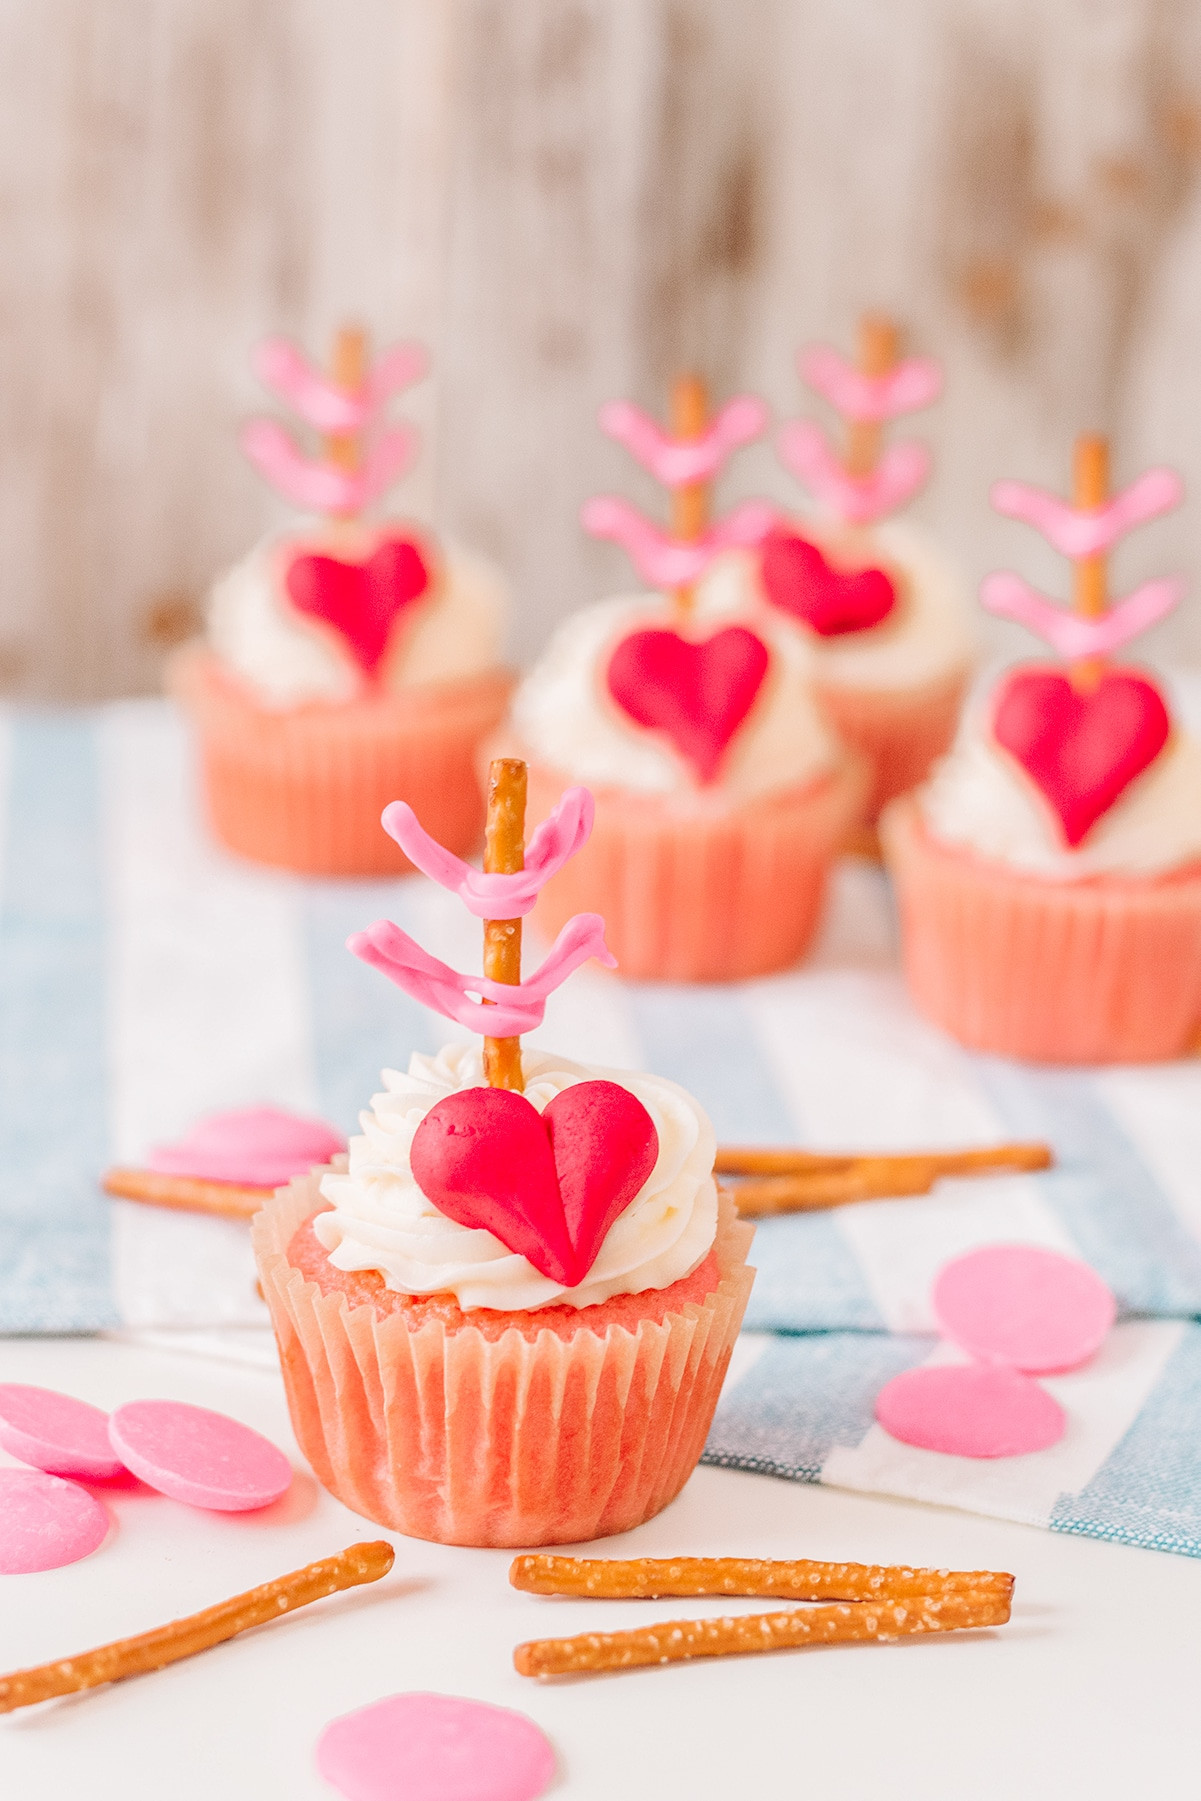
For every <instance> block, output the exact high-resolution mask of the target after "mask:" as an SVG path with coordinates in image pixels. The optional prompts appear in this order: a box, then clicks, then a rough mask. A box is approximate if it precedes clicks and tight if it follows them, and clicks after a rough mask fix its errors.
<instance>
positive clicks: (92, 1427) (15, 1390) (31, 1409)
mask: <svg viewBox="0 0 1201 1801" xmlns="http://www.w3.org/2000/svg"><path fill="white" fill-rule="evenodd" d="M0 1445H3V1446H4V1449H5V1450H6V1451H8V1452H9V1453H10V1454H11V1455H12V1456H13V1457H19V1458H20V1459H21V1462H22V1463H31V1464H32V1465H33V1466H34V1468H35V1469H38V1470H46V1471H48V1472H49V1474H50V1475H52V1476H79V1477H82V1479H83V1480H84V1481H85V1482H103V1481H104V1480H105V1479H106V1478H108V1477H110V1476H119V1475H120V1474H121V1472H122V1470H123V1469H124V1467H125V1466H124V1464H123V1463H122V1462H121V1459H120V1458H119V1457H118V1456H117V1454H116V1452H115V1451H114V1450H113V1447H112V1444H111V1443H110V1441H109V1436H108V1415H107V1413H103V1412H102V1411H101V1409H100V1408H99V1407H93V1406H91V1404H90V1403H89V1402H87V1401H77V1400H76V1399H75V1398H74V1396H73V1395H61V1394H58V1393H56V1392H55V1390H54V1389H52V1388H33V1387H30V1386H29V1385H28V1384H26V1383H24V1382H0Z"/></svg>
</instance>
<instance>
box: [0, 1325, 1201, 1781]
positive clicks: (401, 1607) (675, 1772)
mask: <svg viewBox="0 0 1201 1801" xmlns="http://www.w3.org/2000/svg"><path fill="white" fill-rule="evenodd" d="M0 1380H6V1381H19V1382H34V1383H41V1384H44V1385H46V1386H48V1387H57V1388H62V1389H64V1390H66V1391H68V1392H70V1393H72V1394H77V1395H81V1396H83V1397H85V1398H87V1399H89V1400H92V1401H94V1402H96V1403H98V1404H99V1405H101V1406H106V1407H113V1406H116V1405H117V1404H118V1403H120V1402H121V1401H123V1400H129V1399H133V1398H134V1397H136V1396H144V1395H170V1396H173V1397H176V1398H179V1399H185V1400H192V1401H196V1402H198V1403H201V1404H202V1405H206V1406H211V1407H217V1408H221V1409H224V1410H227V1411H228V1412H230V1413H232V1414H235V1415H236V1416H237V1417H238V1418H240V1419H243V1420H245V1421H247V1422H248V1423H249V1424H251V1425H254V1426H256V1427H258V1428H259V1429H260V1430H261V1431H263V1432H265V1433H267V1434H268V1435H269V1436H271V1437H272V1438H274V1439H275V1440H276V1442H278V1443H280V1444H282V1445H284V1446H286V1447H287V1449H288V1450H289V1452H290V1454H291V1455H292V1456H293V1457H294V1459H295V1462H296V1465H297V1476H296V1480H295V1482H294V1484H293V1488H292V1491H291V1493H290V1494H289V1495H287V1496H286V1497H285V1498H284V1499H283V1500H282V1501H281V1502H279V1503H278V1504H277V1505H276V1506H275V1507H273V1508H270V1509H267V1510H265V1511H264V1512H263V1513H261V1514H258V1515H253V1514H252V1515H243V1516H241V1517H238V1516H221V1515H217V1514H204V1513H201V1512H198V1511H195V1510H193V1509H190V1508H187V1507H183V1506H180V1505H178V1504H176V1503H175V1502H172V1501H168V1500H166V1499H164V1498H163V1497H161V1496H157V1495H153V1494H151V1493H149V1491H146V1490H134V1491H128V1492H121V1491H109V1492H108V1496H107V1499H108V1504H109V1506H110V1511H111V1513H112V1515H113V1519H114V1531H113V1532H112V1533H111V1534H110V1537H109V1539H108V1540H107V1541H106V1543H105V1544H104V1545H103V1546H102V1547H101V1549H100V1550H99V1551H97V1552H96V1553H94V1554H93V1556H91V1557H90V1558H87V1559H85V1560H84V1561H83V1562H82V1563H78V1564H75V1565H73V1566H71V1567H69V1568H67V1569H63V1570H56V1571H50V1572H45V1573H42V1574H38V1575H30V1576H6V1577H0V1668H3V1669H5V1670H12V1669H16V1668H22V1667H25V1666H27V1665H30V1664H35V1663H38V1662H41V1661H43V1660H47V1659H50V1658H54V1657H61V1656H66V1655H69V1654H71V1653H73V1652H77V1651H82V1650H85V1649H87V1648H89V1647H91V1646H93V1645H96V1644H102V1643H104V1642H106V1641H107V1640H110V1639H113V1638H117V1637H120V1636H122V1635H124V1634H129V1633H134V1632H137V1631H140V1630H144V1629H146V1628H148V1627H151V1626H155V1625H159V1624H161V1623H163V1622H165V1621H166V1620H168V1619H171V1618H173V1617H175V1616H177V1615H179V1614H184V1613H188V1612H191V1611H193V1610H195V1609H197V1608H200V1607H203V1606H206V1605H208V1604H210V1603H211V1602H214V1601H217V1600H220V1599H223V1598H225V1597H227V1596H229V1595H232V1594H235V1593H238V1592H240V1591H241V1590H243V1589H246V1588H249V1587H251V1586H253V1585H254V1584H255V1583H258V1582H261V1581H265V1580H267V1579H269V1578H271V1577H273V1576H276V1575H280V1574H283V1573H284V1572H285V1571H287V1570H292V1569H296V1568H298V1567H299V1566H300V1565H302V1564H304V1563H307V1562H309V1561H310V1560H312V1559H313V1558H316V1557H321V1556H326V1555H328V1554H329V1553H331V1552H333V1551H336V1550H339V1549H341V1548H342V1547H343V1546H344V1545H347V1544H350V1543H352V1542H353V1541H354V1540H355V1539H357V1538H372V1537H379V1536H388V1537H391V1538H392V1539H393V1540H394V1542H395V1544H396V1547H397V1557H396V1564H395V1566H394V1568H393V1570H392V1573H391V1574H390V1575H389V1576H388V1577H386V1578H385V1579H384V1580H383V1581H382V1582H380V1583H378V1584H376V1585H374V1586H373V1587H370V1588H365V1589H359V1590H356V1591H353V1592H351V1593H349V1594H345V1595H341V1596H336V1597H334V1598H332V1599H329V1600H326V1601H322V1602H319V1603H317V1604H316V1605H314V1606H312V1607H310V1608H307V1609H305V1610H304V1611H302V1612H300V1613H298V1614H296V1615H293V1616H291V1617H290V1618H288V1619H285V1620H282V1621H278V1622H275V1623H273V1624H272V1625H270V1626H267V1627H264V1628H262V1629H260V1630H258V1631H256V1632H254V1633H251V1634H249V1635H245V1636H243V1637H242V1638H240V1639H236V1640H234V1641H232V1642H231V1643H229V1644H227V1645H224V1646H220V1647H218V1648H216V1649H214V1650H212V1651H209V1652H206V1653H205V1654H204V1655H202V1656H200V1657H196V1658H192V1659H191V1660H189V1661H187V1662H184V1663H181V1664H178V1665H176V1666H174V1667H173V1668H171V1669H168V1670H162V1671H159V1672H156V1673H155V1674H152V1675H148V1676H143V1677H140V1678H136V1679H134V1680H131V1681H128V1682H124V1683H120V1684H117V1685H114V1686H112V1687H110V1688H107V1689H101V1690H95V1691H93V1692H91V1693H88V1694H82V1695H77V1696H72V1697H68V1698H66V1699H64V1700H61V1701H54V1702H50V1703H48V1704H46V1705H44V1706H42V1707H38V1708H31V1709H28V1710H25V1711H22V1712H18V1713H15V1714H11V1715H8V1716H7V1717H3V1718H0V1795H3V1796H4V1797H5V1801H66V1798H67V1797H71V1796H80V1797H88V1798H89V1801H117V1798H118V1797H120V1798H121V1801H128V1798H129V1797H131V1796H136V1797H139V1798H141V1797H152V1796H153V1797H158V1796H163V1797H169V1801H201V1798H202V1797H203V1798H204V1801H212V1798H213V1797H216V1796H220V1797H222V1801H251V1797H253V1798H254V1801H263V1798H265V1797H269V1798H270V1801H304V1798H306V1797H313V1798H316V1797H321V1796H326V1797H328V1796H329V1795H330V1794H331V1793H332V1791H331V1790H329V1789H328V1788H327V1787H326V1786H325V1784H324V1783H323V1782H322V1781H321V1779H320V1778H319V1777H318V1775H317V1773H316V1770H315V1768H314V1765H313V1745H314V1742H315V1740H316V1738H317V1736H318V1734H319V1732H320V1730H321V1728H322V1726H323V1725H324V1724H325V1723H326V1722H327V1721H329V1720H331V1719H333V1718H335V1717H336V1716H337V1715H339V1714H342V1713H346V1712H349V1711H350V1710H352V1709H354V1708H356V1707H361V1706H364V1705H365V1704H366V1703H368V1702H370V1701H373V1700H376V1699H379V1698H380V1697H382V1696H384V1695H388V1694H394V1693H397V1692H399V1691H403V1690H411V1689H432V1690H437V1691H441V1692H443V1693H449V1694H457V1695H467V1696H473V1697H475V1698H477V1699H480V1700H485V1701H491V1702H495V1703H497V1704H500V1705H503V1706H506V1707H515V1708H520V1709H522V1710H523V1711H524V1712H525V1713H527V1714H528V1715H529V1716H530V1717H531V1718H533V1719H534V1720H536V1721H537V1722H538V1724H539V1725H540V1726H541V1727H542V1728H543V1730H544V1731H545V1732H546V1733H547V1734H548V1735H549V1736H550V1738H551V1740H552V1742H553V1744H554V1746H555V1750H556V1754H557V1757H558V1775H557V1778H556V1781H555V1783H554V1785H553V1786H552V1789H551V1790H550V1791H549V1792H550V1793H551V1794H552V1795H554V1796H556V1797H557V1796H563V1797H565V1798H566V1797H571V1801H616V1798H618V1797H620V1798H621V1801H652V1798H653V1801H675V1797H689V1798H690V1801H706V1798H708V1797H714V1798H715V1801H716V1798H717V1797H721V1798H722V1801H726V1798H727V1797H741V1796H747V1795H749V1796H756V1797H759V1796H770V1795H780V1796H792V1795H798V1794H801V1793H808V1794H813V1795H821V1796H825V1797H831V1798H836V1801H855V1798H858V1797H860V1796H862V1797H865V1798H866V1797H868V1796H871V1797H878V1796H895V1797H909V1796H914V1797H922V1798H923V1801H994V1798H995V1801H1002V1798H1004V1801H1015V1798H1017V1797H1021V1798H1022V1801H1042V1798H1043V1797H1047V1798H1048V1801H1049V1798H1050V1797H1052V1796H1054V1797H1055V1798H1056V1801H1065V1798H1067V1801H1071V1798H1073V1797H1082V1796H1087V1797H1089V1801H1107V1798H1108V1797H1114V1798H1116V1797H1119V1796H1120V1797H1123V1801H1129V1798H1131V1797H1139V1798H1144V1797H1149V1796H1159V1795H1165V1796H1166V1795H1178V1794H1186V1793H1191V1792H1193V1791H1194V1787H1195V1782H1196V1780H1197V1777H1196V1772H1197V1770H1198V1768H1201V1705H1199V1703H1198V1676H1199V1674H1201V1658H1199V1657H1198V1653H1197V1624H1196V1623H1197V1620H1198V1618H1199V1617H1201V1562H1194V1561H1191V1560H1189V1559H1187V1558H1180V1557H1169V1556H1164V1555H1161V1554H1158V1553H1155V1552H1148V1551H1137V1550H1131V1549H1127V1548H1125V1547H1122V1546H1116V1545H1107V1544H1096V1543H1091V1542H1088V1541H1085V1540H1082V1539H1071V1538H1066V1537H1061V1536H1057V1535H1054V1534H1052V1533H1047V1532H1039V1531H1035V1530H1033V1529H1029V1528H1025V1527H1020V1526H1013V1525H1007V1524H1004V1523H1001V1522H998V1521H995V1520H988V1519H982V1518H977V1517H974V1516H972V1515H969V1514H964V1513H953V1512H949V1511H943V1510H939V1509H935V1508H929V1507H917V1506H910V1505H906V1504H903V1503H898V1502H889V1501H884V1500H879V1499H875V1498H869V1497H866V1496H861V1495H854V1494H849V1493H848V1494H844V1493H840V1492H839V1491H837V1490H834V1489H820V1488H813V1487H810V1486H807V1485H803V1484H799V1483H791V1482H783V1481H778V1480H775V1479H773V1478H771V1477H766V1476H751V1475H746V1474H742V1473H739V1472H734V1471H725V1470H714V1469H701V1470H698V1471H697V1473H696V1474H695V1475H694V1477H693V1478H692V1480H691V1482H690V1483H689V1484H688V1486H687V1488H686V1489H685V1491H684V1494H683V1495H682V1496H681V1497H680V1499H679V1500H678V1501H677V1502H676V1503H675V1504H674V1505H673V1506H672V1507H670V1508H669V1509H668V1510H667V1511H666V1513H664V1514H662V1515H661V1516H660V1517H659V1518H658V1519H656V1520H653V1521H651V1522H650V1523H649V1524H648V1525H646V1526H643V1527H641V1528H640V1529H639V1530H638V1531H637V1532H633V1533H630V1534H629V1535H627V1536H626V1537H624V1538H622V1539H617V1540H613V1539H611V1540H608V1541H606V1542H605V1543H604V1544H603V1545H602V1546H601V1547H600V1549H601V1553H602V1554H608V1555H650V1556H668V1555H671V1554H673V1553H681V1552H690V1553H696V1554H708V1555H714V1554H743V1555H750V1556H762V1557H794V1556H804V1557H819V1558H836V1559H855V1560H860V1561H864V1562H879V1563H897V1562H910V1563H919V1564H935V1565H938V1564H944V1565H953V1566H957V1567H960V1568H979V1567H983V1566H987V1567H991V1568H1006V1569H1010V1570H1013V1571H1014V1572H1015V1573H1016V1576H1017V1591H1016V1606H1015V1612H1014V1618H1013V1620H1012V1622H1011V1623H1010V1625H1009V1626H1007V1627H1005V1628H1003V1629H1000V1630H996V1631H991V1632H984V1633H976V1634H968V1635H958V1636H954V1637H949V1638H946V1639H934V1640H919V1641H914V1642H910V1643H907V1644H906V1643H902V1644H899V1645H892V1646H871V1645H867V1646H847V1647H842V1648H838V1649H827V1650H817V1651H793V1652H779V1653H776V1654H774V1655H770V1656H763V1657H749V1658H741V1659H737V1658H729V1659H721V1660H717V1661H714V1662H705V1663H695V1664H686V1665H680V1666H676V1667H671V1668H665V1669H662V1668H660V1669H647V1670H639V1671H630V1672H623V1673H619V1674H614V1675H608V1676H602V1677H595V1676H594V1677H590V1678H576V1679H572V1680H559V1681H557V1682H554V1683H547V1684H540V1683H536V1682H532V1681H529V1680H528V1679H525V1678H523V1677H520V1676H518V1675H517V1674H516V1672H515V1671H514V1670H513V1667H512V1662H511V1655H512V1650H513V1646H514V1645H515V1644H517V1643H518V1642H519V1641H520V1640H522V1639H525V1638H536V1637H540V1636H549V1635H552V1634H558V1633H560V1632H564V1633H566V1632H576V1631H582V1630H586V1629H588V1628H590V1627H591V1628H595V1627H597V1626H598V1625H605V1626H610V1627H618V1626H629V1625H634V1624H636V1623H640V1622H646V1621H649V1620H651V1619H655V1618H658V1619H669V1618H673V1617H681V1616H683V1615H688V1614H692V1615H699V1614H701V1613H703V1612H706V1611H710V1612H721V1611H729V1610H730V1604H729V1603H726V1604H724V1606H723V1604H722V1603H720V1602H711V1603H706V1602H703V1601H702V1602H692V1601H685V1602H680V1601H665V1602H652V1601H643V1602H613V1601H609V1602H587V1601H574V1600H573V1601H547V1600H538V1599H536V1598H534V1597H532V1596H528V1595H521V1594H518V1593H516V1592H515V1591H513V1590H512V1589H510V1588H509V1586H508V1582H507V1580H506V1571H507V1566H508V1562H509V1554H508V1553H506V1552H502V1551H470V1550H456V1549H450V1548H447V1547H444V1546H440V1545H430V1544H425V1543H422V1542H420V1541H418V1540H415V1539H405V1538H401V1537H399V1536H397V1535H395V1534H387V1535H384V1534H382V1533H380V1532H379V1531H378V1529H376V1528H374V1527H372V1526H370V1525H369V1524H368V1523H366V1522H364V1521H363V1520H361V1519H359V1518H358V1517H357V1515H355V1514H352V1513H350V1512H349V1511H348V1510H347V1509H346V1508H344V1507H342V1506H341V1505H340V1504H339V1503H338V1502H336V1501H334V1500H333V1499H332V1498H331V1497H330V1496H329V1495H327V1494H326V1493H325V1492H324V1490H322V1489H321V1488H320V1487H319V1486H318V1484H317V1483H316V1482H315V1481H314V1479H313V1477H312V1476H311V1475H310V1474H309V1473H308V1471H307V1468H306V1467H305V1465H304V1463H303V1460H302V1459H301V1458H300V1456H299V1453H298V1452H297V1450H296V1446H295V1443H294V1440H293V1439H292V1435H291V1432H290V1430H289V1427H288V1422H287V1414H286V1410H285V1407H284V1400H283V1392H282V1387H281V1385H280V1382H279V1380H278V1378H277V1377H276V1376H275V1375H273V1374H269V1373H266V1372H261V1371H256V1370H252V1369H247V1368H242V1367H238V1366H235V1365H232V1364H219V1363H214V1362H209V1361H205V1360H202V1359H199V1358H194V1357H187V1356H182V1355H178V1354H173V1353H170V1352H162V1351H157V1350H155V1351H151V1350H147V1349H145V1348H142V1347H138V1346H134V1345H129V1344H118V1343H108V1342H101V1341H96V1340H87V1339H73V1340H72V1339H59V1340H8V1341H6V1342H5V1343H3V1345H0ZM733 1605H734V1606H735V1607H738V1608H745V1609H746V1610H747V1611H752V1610H754V1609H756V1608H761V1607H763V1606H764V1605H765V1603H763V1602H755V1601H746V1602H738V1603H734V1604H733Z"/></svg>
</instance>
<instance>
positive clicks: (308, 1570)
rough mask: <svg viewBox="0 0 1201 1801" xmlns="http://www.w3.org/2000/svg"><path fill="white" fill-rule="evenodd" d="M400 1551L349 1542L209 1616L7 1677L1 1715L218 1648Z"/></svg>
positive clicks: (377, 1568) (369, 1574) (372, 1572)
mask: <svg viewBox="0 0 1201 1801" xmlns="http://www.w3.org/2000/svg"><path fill="white" fill-rule="evenodd" d="M395 1556H396V1553H395V1552H394V1551H393V1549H392V1546H391V1545H390V1544H388V1543H387V1541H386V1540H385V1539H374V1540H372V1541H370V1542H369V1543H366V1544H359V1545H350V1546H349V1547H348V1548H347V1549H346V1550H345V1551H340V1552H339V1553H338V1555H337V1556H336V1557H323V1558H322V1559H321V1560H320V1561H319V1562H318V1563H310V1564H308V1565H307V1566H306V1567H305V1568H304V1569H303V1570H293V1571H292V1572H291V1574H290V1575H287V1576H280V1577H279V1578H278V1579H277V1580H276V1581H274V1582H264V1583H262V1584H261V1585H260V1586H259V1587H258V1588H252V1589H250V1590H249V1592H248V1593H247V1594H244V1595H235V1596H234V1597H233V1599H232V1600H229V1601H220V1602H218V1604H217V1606H216V1607H206V1608H205V1610H204V1611H203V1613H193V1614H189V1615H188V1616H187V1617H186V1618H185V1619H182V1620H173V1621H172V1622H171V1624H170V1625H169V1626H160V1627H158V1628H157V1629H156V1630H155V1631H153V1632H143V1633H140V1634H139V1635H138V1637H137V1638H122V1639H118V1640H116V1641H115V1643H113V1644H111V1645H100V1646H99V1647H98V1648H97V1649H96V1650H94V1651H84V1652H82V1653H81V1654H80V1655H79V1656H78V1657H64V1658H62V1659H61V1660H60V1661H59V1662H58V1663H46V1664H40V1665H39V1666H38V1667H37V1668H36V1669H30V1670H17V1671H16V1672H15V1673H14V1674H13V1675H11V1676H0V1713H12V1712H13V1711H14V1710H15V1709H16V1708H18V1707H32V1706H33V1705H34V1703H35V1702H37V1701H49V1700H50V1699H51V1698H52V1697H53V1696H55V1695H71V1694H74V1693H75V1692H76V1691H77V1690H78V1689H83V1688H98V1687H99V1686H100V1685H101V1684H102V1683H105V1682H120V1681H121V1680H122V1678H123V1677H126V1676H141V1675H144V1674H145V1673H146V1672H147V1671H149V1670H161V1669H162V1668H163V1667H164V1665H166V1664H169V1663H178V1662H179V1661H180V1660H181V1659H182V1658H185V1657H192V1656H194V1655H195V1654H196V1652H197V1651H207V1650H208V1649H209V1647H210V1646H211V1645H219V1644H222V1643H223V1642H224V1641H225V1640H226V1639H229V1638H235V1637H236V1636H237V1634H238V1633H239V1632H248V1631H249V1630H250V1628H251V1627H252V1626H262V1625H265V1624H266V1622H267V1621H268V1620H276V1619H278V1618H279V1617H280V1615H281V1614H285V1613H292V1612H293V1611H294V1610H295V1609H296V1608H297V1607H307V1606H308V1604H309V1602H310V1601H320V1600H322V1599H323V1598H324V1597H325V1596H326V1595H333V1594H337V1593H338V1592H339V1590H341V1589H344V1588H357V1587H358V1586H359V1584H360V1583H363V1582H377V1581H378V1580H379V1578H380V1577H381V1576H386V1575H387V1573H388V1571H389V1570H390V1569H391V1568H392V1564H393V1561H394V1559H395Z"/></svg>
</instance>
